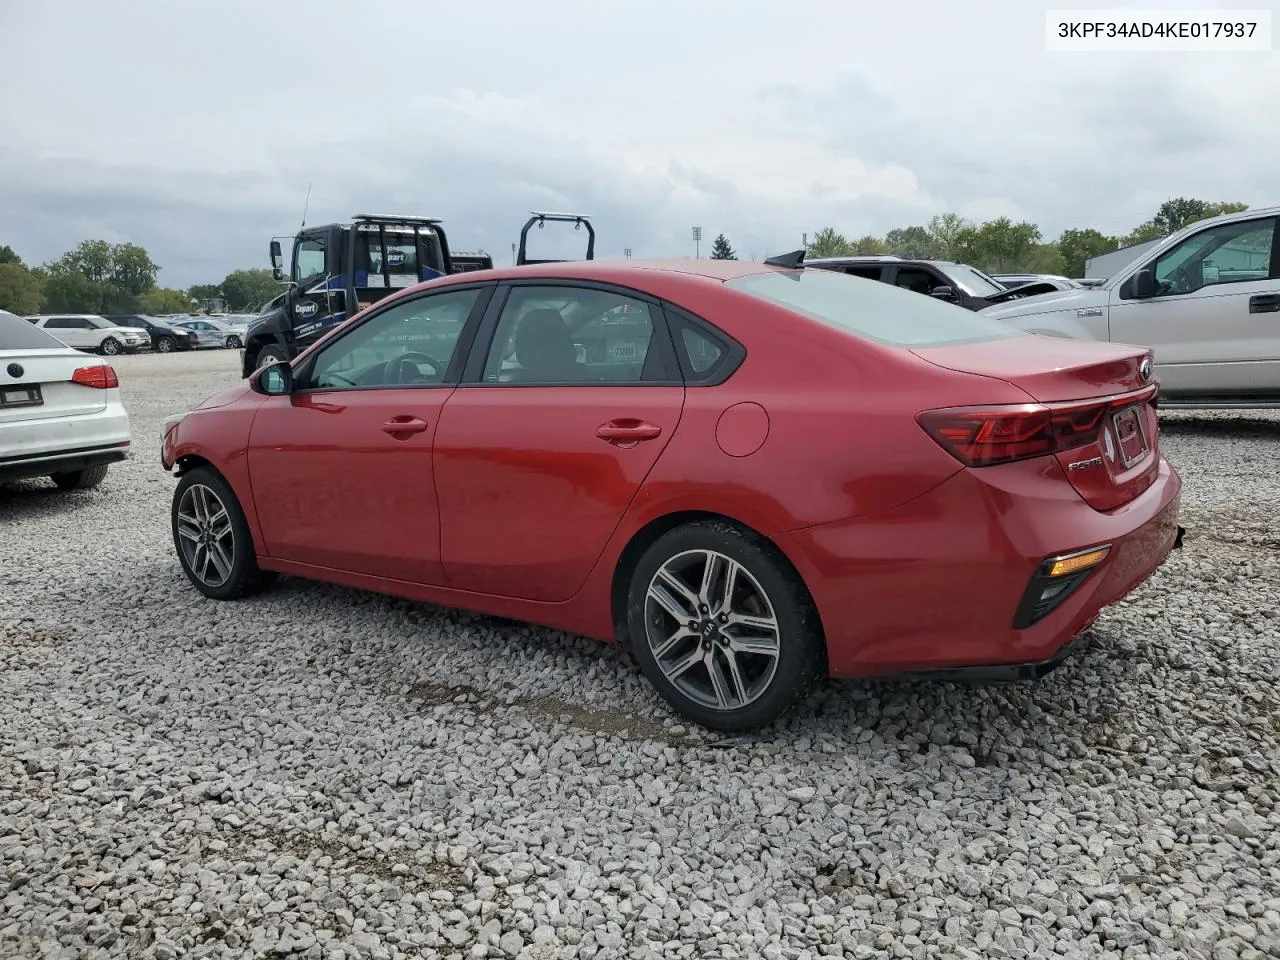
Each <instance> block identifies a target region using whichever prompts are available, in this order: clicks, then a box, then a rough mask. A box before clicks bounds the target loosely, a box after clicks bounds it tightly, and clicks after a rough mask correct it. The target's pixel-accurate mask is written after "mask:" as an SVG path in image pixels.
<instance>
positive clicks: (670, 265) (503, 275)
mask: <svg viewBox="0 0 1280 960" xmlns="http://www.w3.org/2000/svg"><path fill="white" fill-rule="evenodd" d="M775 269H778V268H776V267H771V266H768V265H766V264H763V263H757V262H755V261H754V260H711V259H693V258H684V259H681V258H674V257H673V258H670V259H666V260H661V259H655V260H567V261H564V262H560V263H537V264H526V265H524V266H520V267H496V268H494V269H493V270H487V271H484V273H485V276H486V277H488V278H489V279H495V280H518V279H519V278H521V277H528V276H530V275H531V274H532V273H534V272H535V271H536V273H537V274H538V275H540V276H544V277H566V278H568V277H575V278H581V279H584V280H601V281H606V282H607V281H611V280H612V281H615V282H625V280H626V278H627V277H629V276H634V274H635V273H636V271H638V270H657V271H664V272H667V273H684V274H689V275H692V276H696V277H706V278H708V279H710V280H732V279H734V278H735V277H745V276H748V275H750V274H753V273H764V272H766V271H769V270H775ZM475 276H476V272H471V273H455V274H450V275H449V278H450V279H455V278H456V279H457V280H458V281H459V282H474V279H475Z"/></svg>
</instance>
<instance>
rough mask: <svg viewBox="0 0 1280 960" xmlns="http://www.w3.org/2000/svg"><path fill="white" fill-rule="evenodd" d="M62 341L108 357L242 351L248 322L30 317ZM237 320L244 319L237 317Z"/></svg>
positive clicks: (68, 315)
mask: <svg viewBox="0 0 1280 960" xmlns="http://www.w3.org/2000/svg"><path fill="white" fill-rule="evenodd" d="M26 319H27V321H28V322H29V323H32V324H34V325H35V326H37V327H39V328H41V329H42V330H46V331H48V333H49V334H51V335H52V336H54V337H56V338H57V339H58V340H60V341H61V342H62V343H64V344H66V345H67V346H69V347H74V348H75V349H77V350H87V351H90V352H92V353H100V354H103V355H104V356H116V355H118V354H121V353H137V352H138V351H139V350H154V351H155V352H157V353H172V352H174V351H177V350H195V349H201V348H214V349H228V350H238V349H239V348H240V347H241V346H243V344H244V336H245V330H246V329H248V321H249V320H252V318H247V319H244V322H237V323H231V322H228V320H227V319H224V318H220V317H182V318H180V319H176V318H167V317H149V316H143V315H141V314H108V315H105V316H103V315H98V314H93V313H59V314H39V315H37V316H31V317H27V318H26ZM236 319H237V321H240V320H242V318H236Z"/></svg>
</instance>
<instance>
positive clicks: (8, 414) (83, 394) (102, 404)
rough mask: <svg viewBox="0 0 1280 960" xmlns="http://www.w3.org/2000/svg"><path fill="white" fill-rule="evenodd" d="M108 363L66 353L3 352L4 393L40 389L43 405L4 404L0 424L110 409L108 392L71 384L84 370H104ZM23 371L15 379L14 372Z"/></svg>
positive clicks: (0, 371) (0, 379) (0, 408)
mask: <svg viewBox="0 0 1280 960" xmlns="http://www.w3.org/2000/svg"><path fill="white" fill-rule="evenodd" d="M104 363H105V361H103V360H100V359H98V358H97V357H90V356H87V355H85V354H83V353H78V352H73V351H70V350H65V349H57V348H54V349H49V350H5V351H3V352H0V390H5V391H15V392H16V391H17V390H19V389H22V388H25V387H30V386H33V385H37V386H39V388H40V400H41V402H40V403H39V404H38V405H36V406H30V405H15V406H10V405H9V404H7V403H6V404H0V423H12V422H15V421H18V420H48V419H50V418H52V417H72V416H78V415H81V414H88V413H97V412H99V411H101V410H105V409H106V407H107V392H108V391H106V390H101V389H98V388H95V387H86V386H82V385H80V384H78V383H72V382H71V376H72V374H74V373H75V372H76V370H77V369H79V368H80V367H100V366H103V365H104ZM15 364H16V365H17V367H21V369H22V375H21V376H17V377H15V376H13V374H12V372H11V368H13V369H16V368H15V367H14V365H15Z"/></svg>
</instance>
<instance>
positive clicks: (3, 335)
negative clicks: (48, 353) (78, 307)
mask: <svg viewBox="0 0 1280 960" xmlns="http://www.w3.org/2000/svg"><path fill="white" fill-rule="evenodd" d="M65 346H66V345H65V344H64V343H63V342H62V341H61V340H58V339H57V338H55V337H54V336H52V335H51V334H48V333H45V332H44V331H43V330H41V329H40V328H39V327H37V326H34V325H33V324H30V323H27V321H25V320H23V319H22V318H21V317H15V316H14V315H13V314H12V313H7V312H6V311H4V310H0V350H47V349H49V348H50V347H53V348H56V349H58V350H62V349H65Z"/></svg>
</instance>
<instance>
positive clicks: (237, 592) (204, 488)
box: [172, 467, 274, 600]
mask: <svg viewBox="0 0 1280 960" xmlns="http://www.w3.org/2000/svg"><path fill="white" fill-rule="evenodd" d="M172 526H173V544H174V547H175V548H176V549H177V551H178V561H179V562H180V563H181V564H182V572H183V573H185V574H186V575H187V579H188V580H190V581H191V582H192V583H193V584H194V585H195V588H196V589H197V590H199V591H200V592H201V593H203V594H204V595H205V596H206V597H210V598H212V599H214V600H236V599H239V598H240V597H246V596H248V595H249V594H251V593H256V592H257V591H259V590H261V589H262V588H263V587H264V586H266V585H267V584H268V583H269V582H270V581H271V580H272V579H274V576H273V575H272V574H270V573H266V572H264V571H262V570H259V569H258V560H257V557H256V556H255V553H254V549H253V537H252V535H251V534H250V533H249V524H248V522H247V521H246V520H245V517H244V511H243V510H242V509H241V508H240V501H239V500H237V499H236V495H235V492H234V491H233V490H232V489H231V486H230V485H229V484H228V483H227V482H226V481H225V480H224V479H222V477H220V476H219V475H218V474H217V473H215V472H214V471H213V470H210V469H209V468H207V467H197V468H196V469H194V470H192V471H190V472H189V473H185V474H183V476H182V479H181V480H179V481H178V488H177V489H176V490H175V491H174V492H173V509H172Z"/></svg>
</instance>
